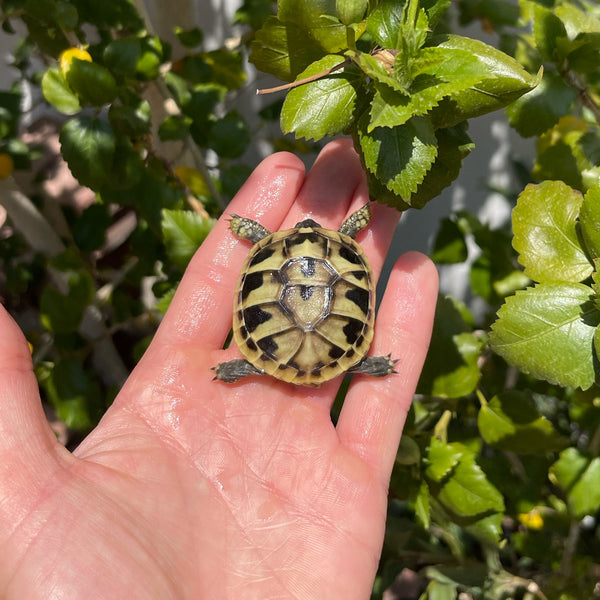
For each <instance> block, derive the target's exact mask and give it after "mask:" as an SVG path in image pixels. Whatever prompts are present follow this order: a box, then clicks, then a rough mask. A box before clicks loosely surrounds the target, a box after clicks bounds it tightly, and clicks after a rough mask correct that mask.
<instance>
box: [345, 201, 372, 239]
mask: <svg viewBox="0 0 600 600" xmlns="http://www.w3.org/2000/svg"><path fill="white" fill-rule="evenodd" d="M370 220H371V208H370V207H369V203H368V202H367V203H366V204H365V205H364V206H363V207H362V208H359V209H358V210H357V211H356V212H353V213H352V214H351V215H350V216H349V217H348V218H347V219H346V220H345V221H344V222H343V223H342V226H341V227H340V228H339V229H338V232H339V233H343V234H345V235H347V236H349V237H351V238H354V236H355V235H356V234H357V233H358V232H359V231H360V230H361V229H364V228H365V227H366V226H367V224H368V223H369V221H370Z"/></svg>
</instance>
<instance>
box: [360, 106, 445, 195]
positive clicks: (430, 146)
mask: <svg viewBox="0 0 600 600" xmlns="http://www.w3.org/2000/svg"><path fill="white" fill-rule="evenodd" d="M368 129H369V114H368V112H365V113H363V115H362V117H361V118H360V119H359V121H358V141H359V144H360V149H361V152H362V156H363V160H364V163H365V165H366V167H367V169H369V171H370V172H371V173H373V174H374V175H375V176H376V177H377V179H378V180H379V181H381V183H382V184H383V185H384V186H385V187H386V188H388V189H389V190H390V191H392V192H394V193H395V194H397V195H398V196H400V197H401V198H402V199H403V200H405V201H409V200H410V197H411V195H412V194H413V193H414V192H416V191H417V188H418V187H419V185H420V184H421V183H422V182H423V179H424V178H425V175H426V174H427V171H429V169H430V168H431V165H432V164H433V162H434V161H435V158H436V156H437V139H436V137H435V134H434V132H433V127H432V125H431V122H430V121H429V120H428V119H427V118H425V117H413V118H412V119H410V120H409V121H408V122H407V123H405V124H404V125H401V126H400V127H394V128H392V129H388V128H385V127H378V128H377V129H375V130H373V131H371V132H369V130H368Z"/></svg>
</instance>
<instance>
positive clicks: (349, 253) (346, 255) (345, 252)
mask: <svg viewBox="0 0 600 600" xmlns="http://www.w3.org/2000/svg"><path fill="white" fill-rule="evenodd" d="M340 256H341V257H342V258H343V259H345V260H347V261H348V262H351V263H354V264H355V265H360V264H362V261H361V260H360V256H359V255H358V254H357V253H356V252H354V250H352V248H349V247H348V246H341V247H340Z"/></svg>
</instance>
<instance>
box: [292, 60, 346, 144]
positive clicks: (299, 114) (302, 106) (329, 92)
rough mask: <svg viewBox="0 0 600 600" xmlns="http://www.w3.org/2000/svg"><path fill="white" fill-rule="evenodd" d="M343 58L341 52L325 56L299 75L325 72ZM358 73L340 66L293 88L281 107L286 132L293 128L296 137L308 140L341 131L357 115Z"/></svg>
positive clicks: (301, 77)
mask: <svg viewBox="0 0 600 600" xmlns="http://www.w3.org/2000/svg"><path fill="white" fill-rule="evenodd" d="M343 60H344V59H343V58H342V57H340V56H335V55H329V56H325V57H324V58H322V59H321V60H318V61H317V62H315V63H313V64H312V65H310V67H308V68H307V69H306V70H305V71H303V72H302V73H301V74H300V76H299V79H303V78H305V77H311V76H313V75H317V74H319V73H322V72H323V71H325V70H326V69H331V68H332V67H335V66H337V65H339V64H340V63H342V62H343ZM355 77H356V76H355V75H353V74H351V73H349V72H348V71H347V70H342V69H340V70H339V71H335V72H333V73H331V74H330V75H327V76H325V77H323V78H321V79H317V80H316V81H311V82H310V83H306V84H304V85H301V86H298V87H296V88H294V89H292V90H290V92H289V93H288V95H287V97H286V99H285V101H284V103H283V108H282V110H281V129H282V130H283V132H284V133H291V132H293V133H294V134H295V135H296V136H297V137H302V138H306V139H308V140H311V139H314V140H319V139H321V138H323V137H325V136H327V135H336V134H338V133H341V132H342V131H343V130H344V129H345V128H346V127H348V125H350V123H351V122H352V120H353V118H354V108H355V103H356V91H355V89H354V87H353V80H354V78H355Z"/></svg>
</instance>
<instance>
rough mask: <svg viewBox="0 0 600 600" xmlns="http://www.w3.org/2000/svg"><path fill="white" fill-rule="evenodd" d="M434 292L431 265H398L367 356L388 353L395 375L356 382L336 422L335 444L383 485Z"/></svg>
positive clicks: (409, 261) (425, 341)
mask: <svg viewBox="0 0 600 600" xmlns="http://www.w3.org/2000/svg"><path fill="white" fill-rule="evenodd" d="M437 290H438V276H437V272H436V270H435V267H434V265H433V263H432V262H431V261H430V260H429V259H428V258H427V257H426V256H424V255H422V254H420V253H418V252H409V253H407V254H405V255H403V256H402V257H400V259H399V260H398V261H397V263H396V265H395V266H394V269H393V271H392V274H391V275H390V279H389V281H388V284H387V288H386V292H385V295H384V297H383V300H382V303H381V307H380V309H379V314H378V316H377V323H376V327H375V339H374V341H373V345H372V347H371V351H370V353H369V354H371V355H378V356H383V355H387V354H388V353H390V352H391V356H392V358H395V359H399V360H398V362H397V364H396V366H395V370H396V372H397V374H395V375H390V376H387V377H383V378H381V379H375V378H370V377H366V376H355V378H354V381H353V383H352V385H351V387H350V390H349V392H348V395H347V396H346V400H345V402H344V406H343V408H342V411H341V413H340V418H339V420H338V425H337V431H338V436H339V439H340V442H341V443H342V444H343V445H345V446H346V447H347V448H348V449H350V450H352V451H353V452H354V453H355V454H357V455H358V456H360V457H361V458H362V459H363V460H364V461H365V462H366V463H367V464H368V465H369V467H370V468H371V469H372V470H373V471H374V472H375V473H377V474H378V475H379V477H380V478H381V482H382V484H386V483H387V481H388V479H389V476H390V473H391V470H392V467H393V464H394V460H395V457H396V452H397V450H398V444H399V443H400V436H401V435H402V428H403V426H404V421H405V419H406V414H407V413H408V410H409V408H410V403H411V401H412V397H413V394H414V392H415V388H416V386H417V382H418V380H419V375H420V373H421V369H422V367H423V363H424V361H425V356H426V354H427V349H428V347H429V340H430V337H431V329H432V326H433V316H434V312H435V304H436V298H437Z"/></svg>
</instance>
